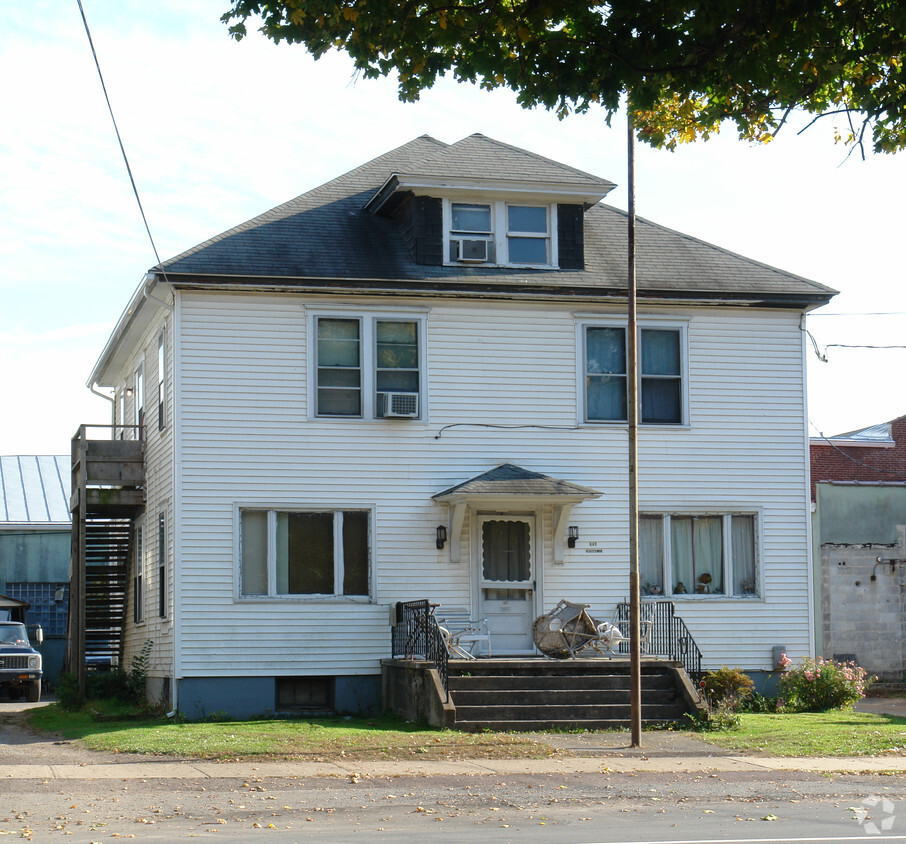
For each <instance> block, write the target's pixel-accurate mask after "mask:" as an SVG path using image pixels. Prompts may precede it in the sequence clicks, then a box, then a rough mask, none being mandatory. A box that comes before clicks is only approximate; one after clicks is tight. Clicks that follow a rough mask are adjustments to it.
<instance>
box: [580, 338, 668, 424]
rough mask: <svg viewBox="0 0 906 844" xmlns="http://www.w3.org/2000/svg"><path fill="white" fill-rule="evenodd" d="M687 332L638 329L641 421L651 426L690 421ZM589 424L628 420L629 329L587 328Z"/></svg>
mask: <svg viewBox="0 0 906 844" xmlns="http://www.w3.org/2000/svg"><path fill="white" fill-rule="evenodd" d="M683 336H684V331H683V328H682V327H672V326H663V327H662V326H657V327H654V326H652V327H648V328H646V327H642V328H641V329H640V330H639V345H638V361H639V411H640V412H639V420H640V421H641V422H642V423H645V424H651V425H681V424H683V422H684V416H685V410H684V408H685V384H684V369H685V367H684V354H683ZM582 347H583V355H584V379H583V380H584V390H585V420H586V421H587V422H625V421H626V419H627V350H626V328H625V327H623V326H617V325H583V327H582Z"/></svg>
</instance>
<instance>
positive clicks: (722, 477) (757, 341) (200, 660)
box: [173, 292, 810, 676]
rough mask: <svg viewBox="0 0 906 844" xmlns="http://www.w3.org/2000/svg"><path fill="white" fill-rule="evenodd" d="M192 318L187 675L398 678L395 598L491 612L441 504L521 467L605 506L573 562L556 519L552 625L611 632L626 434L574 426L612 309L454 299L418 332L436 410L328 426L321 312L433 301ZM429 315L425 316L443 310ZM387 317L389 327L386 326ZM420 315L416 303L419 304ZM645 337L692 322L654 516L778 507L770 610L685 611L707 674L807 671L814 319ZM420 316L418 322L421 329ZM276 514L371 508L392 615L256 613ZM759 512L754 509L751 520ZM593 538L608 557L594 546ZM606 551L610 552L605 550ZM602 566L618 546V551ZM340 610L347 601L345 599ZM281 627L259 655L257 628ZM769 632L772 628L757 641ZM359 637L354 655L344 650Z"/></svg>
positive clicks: (731, 322)
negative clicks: (586, 347) (250, 516)
mask: <svg viewBox="0 0 906 844" xmlns="http://www.w3.org/2000/svg"><path fill="white" fill-rule="evenodd" d="M180 298H181V316H180V322H179V325H180V336H179V340H178V343H179V346H180V361H181V366H180V372H179V374H178V377H177V378H175V379H174V381H173V383H174V389H176V386H175V385H176V384H177V383H178V384H179V387H178V389H179V396H178V401H179V404H180V407H181V413H180V417H179V418H180V420H181V423H180V424H181V426H182V429H181V438H180V439H181V453H180V466H181V467H182V469H181V471H182V484H181V488H180V490H179V496H178V497H179V500H180V501H181V508H180V514H179V518H180V519H181V537H180V543H179V553H180V560H179V565H178V566H177V567H176V568H175V569H174V577H176V578H179V593H180V596H181V597H180V602H179V609H178V613H179V616H180V619H181V620H180V630H181V637H180V642H181V646H180V653H179V655H178V662H179V665H180V666H181V672H182V674H181V676H219V675H227V674H234V673H236V672H241V673H243V674H245V675H256V676H272V675H274V674H278V675H279V674H284V675H287V676H289V675H293V676H300V675H306V674H307V675H313V676H314V675H323V674H325V673H327V674H357V673H377V672H379V665H380V659H381V658H384V657H387V656H388V655H389V641H390V638H389V637H390V633H389V621H388V615H389V613H388V608H387V605H388V604H389V603H390V602H392V601H399V600H411V599H418V598H429V599H430V600H431V601H432V602H439V603H447V604H448V605H452V606H473V607H474V606H475V605H476V602H477V595H476V593H475V591H474V584H473V581H472V577H471V576H472V572H473V570H474V565H475V560H474V558H473V557H472V554H473V553H474V548H473V545H472V543H471V541H470V538H471V537H472V535H473V534H472V533H471V531H473V530H474V529H475V525H476V524H477V515H478V514H477V512H472V511H470V512H468V513H467V516H466V519H465V523H464V524H463V528H462V547H463V550H464V553H463V559H462V561H461V562H460V563H456V564H453V563H450V562H449V543H448V544H447V548H446V549H444V550H440V551H439V550H437V549H436V548H435V541H434V535H435V529H436V526H437V525H438V524H449V512H448V508H447V507H446V506H445V505H440V504H437V503H435V502H434V501H433V500H432V499H431V496H432V495H434V494H435V493H437V492H439V491H441V490H443V489H446V488H448V487H450V486H452V485H454V484H457V483H460V482H462V481H464V480H467V479H469V478H471V477H473V476H475V475H477V474H479V473H481V472H485V471H487V470H489V469H492V468H494V467H495V466H497V465H499V464H500V463H503V462H509V463H515V464H518V465H520V466H523V467H525V468H527V469H531V470H535V471H539V472H543V473H545V474H548V475H551V476H553V477H558V478H563V479H565V480H568V481H571V482H574V483H578V484H582V485H585V486H589V487H592V488H594V489H597V490H599V491H601V492H602V493H604V495H603V496H602V497H601V498H600V499H597V500H594V501H587V502H583V503H581V504H577V505H576V506H575V507H574V509H573V511H572V515H571V518H570V524H575V525H578V526H579V529H580V537H581V539H580V541H579V542H578V543H577V547H576V548H575V549H572V550H568V551H566V552H565V557H564V559H563V560H562V564H556V565H555V564H554V561H553V543H552V523H553V511H552V507H551V505H549V504H545V505H544V506H536V505H534V504H533V505H531V506H528V507H525V506H524V505H523V507H522V510H523V511H526V510H527V511H529V512H531V513H533V514H536V515H537V521H536V525H537V528H536V529H537V531H538V540H539V557H538V576H539V590H541V591H542V594H541V601H542V603H543V605H544V606H545V607H547V608H549V607H551V606H553V604H555V603H556V602H557V601H558V600H559V599H560V598H567V599H569V600H576V601H583V602H588V603H590V604H591V605H592V611H593V613H594V614H595V615H597V616H599V617H603V618H609V617H610V613H611V612H612V611H613V608H614V605H615V604H616V603H617V602H619V601H621V600H623V598H624V597H625V595H626V594H627V590H628V572H627V571H626V562H625V561H626V559H627V558H628V547H627V522H626V518H627V517H626V512H627V497H626V488H627V484H628V481H627V476H626V432H625V428H624V427H621V426H619V425H611V426H607V425H585V424H577V420H581V419H582V416H583V413H584V410H583V407H582V393H581V391H577V389H576V387H577V373H581V372H582V365H583V363H582V352H581V344H579V343H577V334H576V324H577V323H578V322H583V321H584V322H590V321H591V319H592V317H593V318H594V319H596V320H599V321H601V322H606V321H607V320H608V319H609V320H610V321H611V322H614V323H615V324H617V323H618V320H616V319H615V317H616V316H617V315H616V314H614V312H612V311H611V312H607V311H605V310H604V309H602V310H601V312H600V314H582V315H580V316H577V315H575V314H573V313H572V311H571V309H570V308H568V307H567V306H565V305H556V304H551V303H544V304H539V305H534V304H520V303H517V302H493V301H483V302H474V303H470V302H466V301H461V300H460V301H442V300H436V301H433V302H432V303H431V308H430V312H429V313H428V314H427V315H425V314H424V311H423V312H422V315H421V316H420V317H412V318H418V319H419V320H420V321H421V322H420V324H421V325H422V327H423V331H422V333H421V335H420V336H421V337H422V338H423V348H422V349H421V350H420V354H421V355H422V360H423V365H422V368H421V370H420V371H421V374H422V378H423V379H425V382H426V384H427V383H428V382H429V383H430V389H429V390H428V389H426V391H425V393H424V394H423V398H425V397H426V396H427V397H428V399H429V402H430V403H429V402H428V401H425V402H424V403H423V405H422V410H423V413H422V416H421V418H419V419H417V420H411V421H409V422H407V423H405V424H390V423H384V422H380V423H377V422H375V421H374V420H373V419H370V418H367V417H366V418H361V419H358V418H350V419H343V420H342V424H339V423H338V420H337V419H334V418H325V419H319V418H317V417H316V416H315V410H314V399H313V383H312V381H313V377H312V372H313V369H314V367H313V361H314V358H313V349H314V341H313V329H312V322H313V316H312V315H313V314H317V315H329V316H340V317H346V316H355V317H356V318H361V319H363V320H365V319H369V318H384V317H385V316H388V317H393V316H394V315H395V316H400V315H402V316H404V317H405V314H406V313H408V312H409V310H411V311H413V312H414V311H415V310H416V309H417V308H418V307H419V306H420V305H421V304H422V303H421V302H420V301H419V300H415V299H413V300H411V301H409V302H406V301H405V300H400V307H399V308H394V310H393V311H392V312H390V313H389V314H388V312H387V309H386V300H381V299H374V300H372V301H369V300H368V299H367V298H366V297H360V298H359V301H357V303H356V304H355V307H354V308H351V307H350V309H349V310H347V311H343V310H342V309H339V308H337V307H336V305H335V304H334V303H333V302H331V301H330V299H329V297H315V296H311V297H308V298H307V299H306V301H305V308H302V307H300V306H299V303H300V298H299V297H298V296H294V295H283V296H281V295H279V294H270V293H254V294H252V293H250V294H245V295H243V294H238V293H234V294H226V293H203V292H191V293H190V292H183V293H181V294H180ZM422 301H423V300H422ZM372 308H373V310H372ZM407 309H408V310H407ZM640 316H643V317H644V318H645V319H646V320H647V322H646V326H647V325H654V326H660V325H666V326H681V327H682V329H683V332H684V347H683V354H684V361H683V365H684V374H685V389H686V391H687V393H688V397H687V404H686V407H685V409H684V413H685V417H684V422H685V424H684V425H682V426H675V425H674V426H669V425H650V426H643V427H642V429H641V430H640V431H639V482H640V507H641V509H642V510H643V512H649V513H667V512H676V511H677V510H676V508H677V505H678V502H681V503H682V507H683V509H684V510H685V511H686V512H700V513H704V512H710V513H731V512H757V513H758V514H759V525H760V527H759V530H760V537H759V542H760V544H759V558H758V559H759V566H760V569H759V573H760V576H761V578H762V582H761V583H760V584H759V594H758V596H757V599H755V600H748V601H739V600H735V599H732V598H729V597H721V596H711V598H710V599H709V600H708V601H692V600H689V601H686V602H683V603H682V605H680V602H677V612H678V613H679V614H680V615H681V616H682V618H683V619H684V620H685V621H686V623H687V624H688V625H689V627H690V629H691V630H692V633H693V635H694V637H695V639H696V641H697V642H698V644H699V645H700V646H701V648H702V650H703V652H704V658H705V665H706V666H708V667H711V666H713V667H719V666H720V665H721V664H724V663H726V664H732V665H739V666H741V667H743V668H750V669H759V668H764V669H766V668H768V667H769V666H770V659H771V646H772V645H774V644H783V645H785V646H786V648H787V652H788V653H789V654H790V655H791V656H793V657H794V658H796V657H798V656H801V655H804V654H805V653H807V652H808V650H809V647H810V632H809V609H808V601H809V585H808V551H807V533H806V531H807V492H808V490H807V485H806V466H807V464H806V459H807V452H806V445H805V443H806V440H805V418H804V392H803V390H804V380H803V379H804V363H803V360H804V359H803V346H802V333H801V331H800V330H799V314H798V313H796V312H784V311H775V312H772V311H769V310H764V309H755V308H748V309H733V308H677V309H670V310H666V309H662V310H654V309H651V310H650V312H646V313H645V314H643V315H640ZM406 318H408V317H406ZM237 501H239V502H256V503H258V505H259V506H262V507H267V508H268V509H273V510H300V509H312V510H319V509H321V510H322V509H334V510H356V509H369V510H371V512H372V513H373V522H372V536H373V547H372V572H373V582H372V584H371V601H372V603H365V602H363V603H355V602H348V603H344V604H343V613H342V615H341V616H338V615H337V613H336V612H335V606H336V604H331V603H330V602H329V601H328V600H324V601H320V600H318V599H310V600H308V601H305V602H300V601H295V600H286V601H277V600H267V601H257V602H256V601H248V602H246V601H245V600H244V599H243V600H237V594H238V572H239V559H238V557H237V555H238V549H239V547H240V546H239V537H238V532H239V529H238V525H237V518H236V510H235V507H236V502H237ZM741 508H742V509H741ZM590 542H595V543H596V545H595V546H594V547H591V546H590V544H589V543H590ZM592 551H594V552H595V553H592ZM597 551H600V553H597ZM334 600H335V599H334ZM249 628H252V629H255V630H256V631H258V632H259V633H260V643H255V642H252V643H250V642H249V641H248V638H247V637H245V636H243V635H241V631H243V630H247V629H249ZM753 630H757V635H752V631H753ZM340 639H342V641H344V642H346V641H349V642H355V646H350V647H338V645H337V642H338V641H339V640H340Z"/></svg>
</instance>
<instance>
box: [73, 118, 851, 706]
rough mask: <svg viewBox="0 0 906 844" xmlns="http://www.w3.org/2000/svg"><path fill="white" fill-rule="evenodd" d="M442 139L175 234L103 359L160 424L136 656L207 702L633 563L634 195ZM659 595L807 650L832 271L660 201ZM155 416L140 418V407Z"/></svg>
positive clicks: (582, 589) (646, 453)
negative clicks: (811, 430) (742, 242)
mask: <svg viewBox="0 0 906 844" xmlns="http://www.w3.org/2000/svg"><path fill="white" fill-rule="evenodd" d="M612 187H613V185H612V184H611V183H610V182H608V181H607V180H605V179H602V178H598V177H596V176H592V175H589V174H587V173H584V172H581V171H579V170H576V169H574V168H572V167H569V166H568V165H566V164H560V163H557V162H555V161H551V160H549V159H546V158H543V157H540V156H537V155H534V154H532V153H530V152H527V151H525V150H522V149H518V148H515V147H512V146H509V145H507V144H504V143H500V142H498V141H495V140H492V139H490V138H487V137H484V136H481V135H473V136H470V137H468V138H465V139H464V140H462V141H459V142H458V143H455V144H452V145H448V144H445V143H441V142H439V141H437V140H435V139H433V138H431V137H428V136H422V137H419V138H416V139H415V140H413V141H411V142H410V143H408V144H405V145H404V146H402V147H400V148H398V149H395V150H392V151H391V152H388V153H387V154H385V155H383V156H381V157H379V158H376V159H374V160H373V161H369V162H368V163H366V164H363V165H362V166H361V167H359V168H357V169H355V170H353V171H351V172H349V173H347V174H345V175H343V176H340V177H338V178H336V179H333V180H331V181H329V182H327V183H326V184H324V185H323V186H321V187H319V188H316V189H315V190H312V191H310V192H308V193H306V194H303V195H302V196H299V197H297V198H296V199H293V200H290V201H289V202H287V203H285V204H283V205H280V206H278V207H276V208H274V209H273V210H271V211H268V212H267V213H265V214H262V215H261V216H260V217H257V218H255V219H253V220H250V221H248V222H246V223H242V224H241V225H238V226H236V227H235V228H233V229H231V230H230V231H227V232H225V233H223V234H220V235H218V236H216V237H213V238H211V239H210V240H209V241H207V242H205V243H202V244H201V245H199V246H197V247H195V248H194V249H191V250H189V251H188V252H185V253H183V254H182V255H178V256H177V257H175V258H173V259H171V260H169V261H166V262H164V263H163V264H162V265H160V266H158V267H155V268H154V269H152V270H151V271H150V272H149V273H148V274H147V275H146V276H145V278H144V279H143V281H142V283H141V285H140V286H139V289H138V290H137V292H136V293H135V295H134V296H133V298H132V300H131V302H130V303H129V305H128V307H127V309H126V311H125V313H124V314H123V317H122V318H121V320H120V322H119V324H118V325H117V327H116V329H115V331H114V333H113V335H112V336H111V338H110V341H109V343H108V345H107V347H106V348H105V349H104V351H103V353H102V355H101V357H100V359H99V361H98V363H97V365H96V366H95V368H94V370H93V372H92V373H91V376H90V379H89V383H90V384H96V385H99V386H101V387H106V388H110V389H112V390H114V391H115V403H114V406H115V422H116V424H117V425H118V426H123V427H118V428H116V429H115V431H116V433H115V436H116V437H117V438H122V439H123V440H125V441H129V440H132V439H134V440H141V442H142V445H141V449H142V454H143V463H144V479H143V490H144V491H143V501H142V502H141V504H140V505H139V506H137V507H135V508H134V509H133V511H132V513H131V515H130V518H131V519H132V523H133V526H134V530H133V534H132V552H131V553H132V555H133V562H132V568H131V570H130V572H129V577H128V581H127V587H126V590H125V591H126V597H127V599H128V610H127V612H126V620H125V627H124V634H123V635H124V643H125V644H124V659H125V661H126V662H127V663H128V660H129V658H130V656H131V655H133V654H135V653H137V652H138V651H139V649H140V648H141V647H142V645H143V643H145V642H146V641H147V640H149V639H150V640H152V641H153V647H152V651H151V672H150V674H151V683H152V691H153V693H154V694H155V695H156V696H159V697H160V696H163V697H164V698H165V699H167V700H168V702H169V703H170V704H171V705H172V706H174V707H178V708H179V709H180V710H181V711H183V712H185V713H187V714H188V715H190V716H196V715H202V714H204V713H210V712H213V711H217V710H224V711H227V712H230V713H232V714H235V715H244V714H245V715H248V714H254V713H261V712H264V711H267V710H276V709H280V708H282V707H283V706H285V705H292V704H293V703H296V704H299V703H303V704H304V703H305V702H306V701H309V702H313V703H317V702H319V701H320V702H322V703H323V702H324V701H325V700H329V702H330V703H331V705H332V706H334V707H335V708H337V709H345V710H355V709H362V708H367V707H369V706H375V705H377V704H378V702H379V700H378V699H379V694H380V671H381V660H382V659H383V658H386V657H388V656H390V612H389V607H390V605H392V604H393V603H394V602H397V601H407V600H413V599H421V598H426V599H429V600H430V601H431V602H432V603H439V604H442V605H443V604H446V605H451V606H458V607H467V608H469V609H470V610H471V612H472V613H474V614H476V615H478V616H482V617H487V618H488V620H489V624H490V627H491V634H492V639H493V641H494V650H495V653H496V654H501V655H502V654H512V655H525V654H529V653H531V652H532V638H531V626H532V622H533V619H534V618H535V617H536V616H538V615H539V614H541V613H542V612H544V611H545V610H546V609H549V608H550V607H551V606H553V605H554V604H555V603H556V602H557V601H558V600H560V599H561V598H566V599H568V600H572V601H581V602H585V603H588V604H591V607H592V610H591V611H592V612H593V613H594V614H595V615H597V616H599V617H603V618H608V617H610V614H611V612H612V611H613V609H614V607H615V606H616V604H617V603H618V602H620V601H622V600H624V599H625V598H626V596H627V594H628V563H627V560H628V513H627V501H628V494H627V489H628V479H627V424H626V393H627V384H626V287H627V283H626V266H627V260H626V249H627V245H626V233H627V219H626V215H625V214H624V213H623V212H621V211H619V210H617V209H615V208H612V207H609V206H607V205H605V204H602V202H601V200H602V199H603V198H604V197H605V196H606V194H607V193H608V191H609V190H611V188H612ZM637 244H638V259H637V264H638V284H639V323H640V329H639V333H640V370H641V371H640V401H641V412H640V428H639V467H640V468H639V483H640V493H639V502H640V509H641V512H642V514H643V515H642V517H641V526H640V553H641V583H642V589H643V593H644V595H643V597H644V598H645V599H646V600H671V601H673V602H674V605H675V608H676V613H677V614H678V615H680V616H681V617H682V618H683V619H684V620H685V622H686V624H687V625H688V627H689V629H690V630H691V631H692V633H693V635H694V637H695V640H696V641H697V642H698V644H699V646H700V647H701V650H702V652H703V655H704V663H705V666H706V667H717V666H720V665H722V664H730V665H738V666H740V667H742V668H743V669H745V670H747V671H751V672H759V671H769V670H771V669H772V668H773V667H774V658H775V657H774V650H773V649H774V648H775V647H776V646H782V647H783V648H784V649H785V651H786V653H787V654H788V655H789V656H790V657H792V658H797V657H799V656H803V655H806V654H810V653H812V652H813V642H812V638H811V637H812V633H811V631H812V630H813V624H812V619H811V615H810V614H811V611H812V610H811V608H812V601H811V595H812V592H811V582H810V565H809V560H810V551H809V538H808V520H809V496H808V440H807V431H806V396H805V354H804V338H805V335H804V332H803V331H802V328H801V323H802V316H803V314H804V313H805V312H806V311H808V310H809V309H812V308H815V307H817V306H819V305H821V304H824V303H826V302H827V301H828V300H829V299H830V297H831V296H832V295H833V294H834V291H833V290H831V289H829V288H827V287H824V286H822V285H820V284H817V283H815V282H812V281H808V280H806V279H803V278H800V277H798V276H795V275H792V274H790V273H786V272H782V271H780V270H777V269H774V268H772V267H769V266H766V265H764V264H761V263H759V262H757V261H754V260H750V259H748V258H744V257H741V256H739V255H736V254H733V253H731V252H728V251H726V250H724V249H721V248H719V247H717V246H713V245H710V244H708V243H704V242H702V241H700V240H697V239H695V238H692V237H689V236H686V235H683V234H680V233H678V232H675V231H672V230H669V229H666V228H663V227H660V226H657V225H655V224H653V223H650V222H647V221H641V220H640V221H639V227H638V233H637ZM131 426H134V427H131Z"/></svg>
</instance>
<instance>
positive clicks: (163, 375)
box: [157, 326, 167, 431]
mask: <svg viewBox="0 0 906 844" xmlns="http://www.w3.org/2000/svg"><path fill="white" fill-rule="evenodd" d="M166 427H167V339H166V326H164V327H163V328H161V330H160V333H159V334H158V335H157V430H158V431H163V430H164V429H165V428H166Z"/></svg>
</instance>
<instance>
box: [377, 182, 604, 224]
mask: <svg viewBox="0 0 906 844" xmlns="http://www.w3.org/2000/svg"><path fill="white" fill-rule="evenodd" d="M615 187H616V185H614V184H611V183H609V182H606V183H603V184H601V185H599V186H598V188H597V189H595V190H592V189H591V188H590V186H589V185H588V184H581V183H578V182H569V181H566V180H564V181H562V182H532V181H529V180H523V179H487V178H477V177H476V178H474V179H464V178H450V177H447V176H419V175H411V174H406V173H393V174H391V175H390V177H389V178H388V179H387V180H386V181H385V182H384V183H383V184H382V185H381V186H380V188H378V190H377V191H376V192H375V194H374V196H373V197H372V198H371V199H369V200H368V202H366V203H365V210H366V211H368V212H370V213H372V214H379V213H380V211H381V209H382V208H383V207H384V205H386V203H387V202H389V201H390V200H391V199H392V197H393V196H394V195H395V194H397V193H400V192H402V191H412V192H413V193H415V194H424V193H431V194H440V195H442V196H446V197H451V198H457V197H466V196H475V195H477V194H480V195H483V196H494V195H500V196H507V197H531V198H534V199H538V200H542V199H543V200H545V201H548V202H564V203H565V202H573V203H581V204H583V205H586V206H589V207H590V206H592V205H596V204H597V203H598V202H600V201H601V200H602V199H604V197H605V196H607V194H609V193H610V192H611V191H612V190H613V189H614V188H615Z"/></svg>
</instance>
